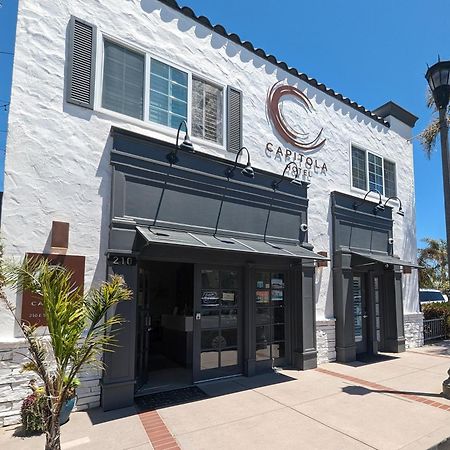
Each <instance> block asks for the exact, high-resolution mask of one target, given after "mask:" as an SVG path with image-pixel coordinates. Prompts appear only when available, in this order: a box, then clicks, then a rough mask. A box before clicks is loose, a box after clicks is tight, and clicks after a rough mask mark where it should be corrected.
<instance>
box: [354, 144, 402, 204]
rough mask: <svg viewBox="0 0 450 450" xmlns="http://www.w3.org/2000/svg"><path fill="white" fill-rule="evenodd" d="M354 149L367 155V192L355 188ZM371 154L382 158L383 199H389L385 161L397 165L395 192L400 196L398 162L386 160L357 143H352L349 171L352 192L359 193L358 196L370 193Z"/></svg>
mask: <svg viewBox="0 0 450 450" xmlns="http://www.w3.org/2000/svg"><path fill="white" fill-rule="evenodd" d="M353 147H355V148H357V149H359V150H361V151H363V152H364V153H365V155H366V189H365V190H363V189H360V188H357V187H355V186H353V152H352V148H353ZM369 153H371V154H372V155H374V156H377V157H379V158H381V165H382V171H383V173H382V180H383V192H382V194H381V197H382V198H383V199H385V200H386V199H388V197H387V196H386V194H385V191H386V187H385V184H384V161H385V160H386V161H389V162H390V163H393V164H394V165H395V192H396V195H398V173H397V168H398V167H397V162H396V161H394V160H393V159H391V158H385V157H384V156H382V155H381V154H380V153H378V152H376V151H373V150H368V149H367V148H364V146H362V145H360V144H358V143H355V142H350V158H349V163H350V169H349V173H350V191H351V192H355V193H358V194H366V193H367V192H368V190H369V183H370V181H369Z"/></svg>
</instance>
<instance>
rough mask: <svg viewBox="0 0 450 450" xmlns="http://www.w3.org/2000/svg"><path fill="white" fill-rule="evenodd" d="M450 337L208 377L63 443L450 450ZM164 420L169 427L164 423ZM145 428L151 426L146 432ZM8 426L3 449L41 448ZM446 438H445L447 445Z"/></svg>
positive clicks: (71, 428)
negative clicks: (194, 393) (194, 396)
mask: <svg viewBox="0 0 450 450" xmlns="http://www.w3.org/2000/svg"><path fill="white" fill-rule="evenodd" d="M448 348H450V346H449V345H448V343H443V344H440V345H434V346H427V347H424V348H422V349H415V350H413V351H408V352H405V353H402V354H390V355H384V357H382V358H380V359H378V360H377V361H376V362H374V361H367V362H355V363H351V364H337V363H332V364H325V365H321V366H320V367H319V368H318V369H316V370H312V371H306V372H298V371H294V370H280V371H278V373H271V374H266V375H261V376H257V377H253V378H245V377H239V378H233V379H229V380H227V381H218V382H211V383H205V384H202V385H201V388H202V389H203V390H204V391H205V392H206V393H207V394H208V395H209V396H210V397H209V398H207V399H204V400H199V401H196V402H191V403H186V404H183V405H178V406H172V407H168V408H162V409H159V410H158V411H157V413H156V412H153V413H148V415H145V414H144V415H141V416H138V415H136V414H135V410H134V409H133V408H130V409H127V410H121V411H116V412H111V413H103V412H101V411H100V410H97V411H95V410H94V411H92V412H89V413H86V412H83V413H74V414H73V415H72V418H71V420H70V422H69V423H68V424H67V425H65V426H64V427H63V428H62V436H63V443H64V445H63V448H64V449H69V448H80V449H81V448H82V449H89V450H90V449H103V448H108V449H111V450H112V449H131V448H137V449H148V448H152V445H151V443H150V441H152V442H153V443H154V444H155V445H154V448H155V449H157V450H158V449H161V450H165V449H174V448H177V445H176V443H175V442H174V441H173V440H172V441H170V439H169V438H168V437H167V434H168V432H170V433H171V434H172V435H173V436H174V437H175V439H176V441H177V443H178V445H179V447H181V448H182V449H193V450H194V449H195V450H201V449H205V450H206V449H207V450H210V449H214V450H216V449H233V450H235V449H246V450H249V449H258V450H260V449H299V448H301V449H308V450H309V449H332V450H335V449H345V450H347V449H348V450H349V449H369V448H372V449H373V448H375V449H404V450H415V449H428V448H439V450H441V449H442V450H443V449H447V448H448V449H450V446H449V445H448V444H447V443H443V442H444V441H446V439H447V438H448V437H449V436H450V401H449V400H446V399H444V398H442V397H441V395H440V392H441V384H442V381H443V379H444V378H446V377H447V370H448V369H449V367H450V356H448ZM160 418H162V420H163V421H164V423H165V425H166V426H167V428H168V431H167V430H166V429H165V426H164V424H162V422H160ZM146 430H147V432H146ZM12 433H13V432H12V430H9V431H0V448H7V449H24V450H26V449H30V450H31V449H33V450H34V449H39V448H43V446H42V444H41V443H42V442H43V438H42V437H38V438H36V437H33V438H20V437H14V436H12ZM439 444H440V445H439Z"/></svg>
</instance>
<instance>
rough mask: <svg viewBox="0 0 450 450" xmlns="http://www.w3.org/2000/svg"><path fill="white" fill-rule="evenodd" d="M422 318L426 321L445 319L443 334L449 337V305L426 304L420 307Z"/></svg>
mask: <svg viewBox="0 0 450 450" xmlns="http://www.w3.org/2000/svg"><path fill="white" fill-rule="evenodd" d="M422 312H423V318H424V319H425V320H427V319H440V318H444V319H445V334H446V337H448V336H450V303H439V302H434V303H427V304H426V305H423V306H422Z"/></svg>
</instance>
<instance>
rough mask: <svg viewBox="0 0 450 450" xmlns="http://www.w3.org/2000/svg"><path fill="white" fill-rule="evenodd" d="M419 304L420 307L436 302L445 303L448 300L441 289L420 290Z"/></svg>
mask: <svg viewBox="0 0 450 450" xmlns="http://www.w3.org/2000/svg"><path fill="white" fill-rule="evenodd" d="M419 302H420V306H422V305H426V304H427V303H435V302H437V303H445V302H448V298H447V296H446V295H445V294H443V293H442V292H441V291H440V290H439V289H419Z"/></svg>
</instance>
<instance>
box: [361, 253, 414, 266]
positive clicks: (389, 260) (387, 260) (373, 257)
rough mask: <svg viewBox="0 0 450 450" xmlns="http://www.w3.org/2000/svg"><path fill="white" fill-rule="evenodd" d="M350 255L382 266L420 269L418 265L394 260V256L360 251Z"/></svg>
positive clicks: (398, 259) (397, 259)
mask: <svg viewBox="0 0 450 450" xmlns="http://www.w3.org/2000/svg"><path fill="white" fill-rule="evenodd" d="M352 255H356V256H361V257H362V258H365V259H368V260H370V261H374V262H380V263H383V264H392V265H397V266H404V267H415V268H416V269H420V266H419V265H418V264H416V263H411V262H408V261H404V260H402V259H400V258H396V257H395V256H389V255H383V254H378V253H370V252H362V251H352Z"/></svg>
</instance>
